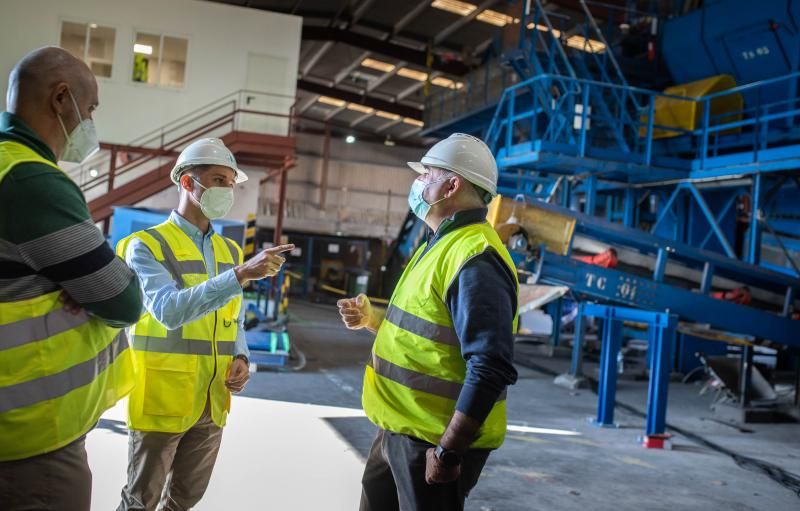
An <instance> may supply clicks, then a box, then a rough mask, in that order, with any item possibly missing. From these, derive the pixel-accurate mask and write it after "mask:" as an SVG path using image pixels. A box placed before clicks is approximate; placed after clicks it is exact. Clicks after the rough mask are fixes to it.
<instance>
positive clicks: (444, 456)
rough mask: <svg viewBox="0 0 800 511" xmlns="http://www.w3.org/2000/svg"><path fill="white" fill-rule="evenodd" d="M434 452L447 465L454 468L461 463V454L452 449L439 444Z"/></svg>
mask: <svg viewBox="0 0 800 511" xmlns="http://www.w3.org/2000/svg"><path fill="white" fill-rule="evenodd" d="M433 453H434V454H435V455H436V459H438V460H439V461H441V462H442V465H444V466H445V467H448V468H452V467H457V466H459V465H461V455H460V454H458V453H457V452H456V451H454V450H452V449H445V448H444V447H442V446H441V445H437V446H436V450H434V451H433Z"/></svg>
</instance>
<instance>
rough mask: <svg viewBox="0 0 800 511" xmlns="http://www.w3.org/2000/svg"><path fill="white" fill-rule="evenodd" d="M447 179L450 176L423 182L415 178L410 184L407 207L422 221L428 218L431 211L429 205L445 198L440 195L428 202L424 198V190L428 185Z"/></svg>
mask: <svg viewBox="0 0 800 511" xmlns="http://www.w3.org/2000/svg"><path fill="white" fill-rule="evenodd" d="M448 179H450V178H444V179H439V180H438V181H431V182H430V183H425V182H423V181H420V180H419V179H416V180H415V181H414V182H413V183H412V184H411V190H409V192H408V207H409V208H411V211H413V212H414V214H415V215H417V217H418V218H419V219H420V220H422V221H423V222H424V221H425V219H426V218H428V213H430V212H431V206H435V205H436V204H439V203H440V202H442V201H443V200H445V197H442V198H441V199H439V200H437V201H435V202H431V203H428V201H426V200H425V190H427V189H428V187H429V186H430V185H434V184H436V183H441V182H444V181H447V180H448Z"/></svg>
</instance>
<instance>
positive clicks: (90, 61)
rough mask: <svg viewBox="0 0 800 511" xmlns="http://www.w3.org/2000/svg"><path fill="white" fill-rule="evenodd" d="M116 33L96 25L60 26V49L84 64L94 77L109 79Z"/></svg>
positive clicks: (70, 24)
mask: <svg viewBox="0 0 800 511" xmlns="http://www.w3.org/2000/svg"><path fill="white" fill-rule="evenodd" d="M115 36H116V31H115V30H114V29H113V28H111V27H101V26H99V25H97V24H96V23H75V22H71V21H64V22H63V23H62V24H61V47H62V48H64V49H65V50H67V51H68V52H70V53H71V54H73V55H75V56H76V57H78V58H79V59H81V60H83V61H84V62H86V65H88V66H89V68H90V69H91V70H92V72H93V73H94V74H95V76H102V77H105V78H110V77H111V68H112V64H113V61H114V39H115Z"/></svg>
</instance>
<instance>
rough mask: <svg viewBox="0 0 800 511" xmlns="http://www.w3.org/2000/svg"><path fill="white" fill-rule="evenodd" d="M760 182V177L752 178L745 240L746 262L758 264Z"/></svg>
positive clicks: (759, 244)
mask: <svg viewBox="0 0 800 511" xmlns="http://www.w3.org/2000/svg"><path fill="white" fill-rule="evenodd" d="M761 180H762V175H761V174H756V175H754V176H753V192H752V200H751V201H750V203H751V210H750V231H749V237H748V238H749V239H748V240H747V262H748V263H750V264H759V263H760V262H761V227H760V226H759V224H758V210H759V209H761Z"/></svg>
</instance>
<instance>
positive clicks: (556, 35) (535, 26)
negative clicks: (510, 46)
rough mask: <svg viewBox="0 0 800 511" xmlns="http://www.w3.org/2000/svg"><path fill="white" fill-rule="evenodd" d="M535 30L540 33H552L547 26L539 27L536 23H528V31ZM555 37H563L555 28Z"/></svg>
mask: <svg viewBox="0 0 800 511" xmlns="http://www.w3.org/2000/svg"><path fill="white" fill-rule="evenodd" d="M534 28H535V29H536V30H538V31H539V32H550V29H549V28H547V25H537V24H536V23H533V22H531V23H528V29H529V30H533V29H534ZM553 35H554V36H555V37H561V31H560V30H558V29H557V28H554V29H553Z"/></svg>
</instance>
